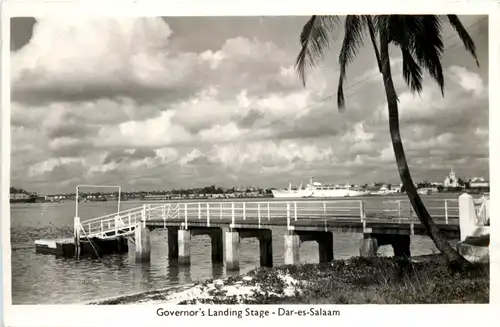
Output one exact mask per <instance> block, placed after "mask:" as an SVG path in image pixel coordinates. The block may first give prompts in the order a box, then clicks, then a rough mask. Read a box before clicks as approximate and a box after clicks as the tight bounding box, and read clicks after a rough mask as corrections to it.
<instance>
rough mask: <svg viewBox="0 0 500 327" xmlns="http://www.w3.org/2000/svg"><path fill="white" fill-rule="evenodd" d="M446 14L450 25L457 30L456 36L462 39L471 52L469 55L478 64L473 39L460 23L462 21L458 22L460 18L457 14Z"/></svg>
mask: <svg viewBox="0 0 500 327" xmlns="http://www.w3.org/2000/svg"><path fill="white" fill-rule="evenodd" d="M447 16H448V21H449V22H450V25H451V26H452V27H453V29H454V30H455V31H456V32H457V34H458V36H459V37H460V40H462V43H463V44H464V47H465V49H466V50H467V51H469V52H470V53H471V55H472V56H473V57H474V59H475V60H476V64H477V65H478V66H479V61H478V60H477V55H476V46H475V45H474V41H472V38H471V37H470V35H469V33H467V30H466V29H465V27H464V26H463V25H462V22H460V19H459V18H458V16H457V15H447Z"/></svg>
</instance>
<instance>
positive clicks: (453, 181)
mask: <svg viewBox="0 0 500 327" xmlns="http://www.w3.org/2000/svg"><path fill="white" fill-rule="evenodd" d="M458 186H459V185H458V178H457V177H456V176H455V172H454V171H453V168H451V171H450V174H449V175H448V176H447V177H446V178H445V180H444V187H458Z"/></svg>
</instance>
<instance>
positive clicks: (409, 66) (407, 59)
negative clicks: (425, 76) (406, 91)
mask: <svg viewBox="0 0 500 327" xmlns="http://www.w3.org/2000/svg"><path fill="white" fill-rule="evenodd" d="M401 55H402V57H403V77H404V79H405V81H406V84H407V85H408V86H409V87H410V90H411V91H412V92H417V93H419V94H420V92H422V69H421V68H420V66H419V65H418V64H417V63H416V62H415V59H414V58H413V55H412V54H411V53H410V52H409V50H408V49H407V48H405V47H401Z"/></svg>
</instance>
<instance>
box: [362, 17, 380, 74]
mask: <svg viewBox="0 0 500 327" xmlns="http://www.w3.org/2000/svg"><path fill="white" fill-rule="evenodd" d="M363 19H364V20H365V24H366V26H368V31H369V33H370V40H371V42H372V46H373V51H374V52H375V58H376V60H377V66H378V71H379V72H380V73H382V61H381V60H380V51H379V49H378V46H377V33H378V30H377V29H375V22H374V21H375V20H374V17H372V16H370V15H365V16H363Z"/></svg>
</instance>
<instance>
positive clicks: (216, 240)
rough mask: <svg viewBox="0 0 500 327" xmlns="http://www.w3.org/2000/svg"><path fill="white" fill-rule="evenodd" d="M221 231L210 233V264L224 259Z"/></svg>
mask: <svg viewBox="0 0 500 327" xmlns="http://www.w3.org/2000/svg"><path fill="white" fill-rule="evenodd" d="M223 238H224V237H223V235H222V229H220V228H218V229H214V230H213V231H212V232H211V233H210V243H211V245H212V263H219V262H222V261H223V260H224V259H223V257H224V249H223V244H222V243H223Z"/></svg>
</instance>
